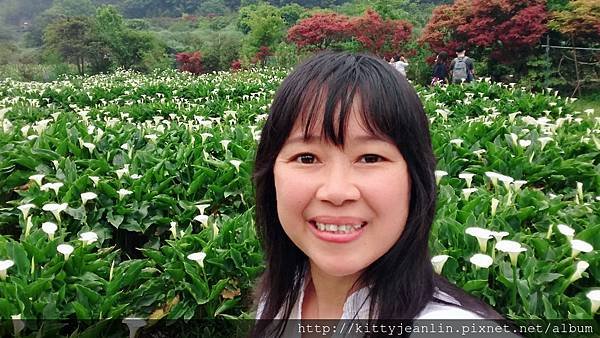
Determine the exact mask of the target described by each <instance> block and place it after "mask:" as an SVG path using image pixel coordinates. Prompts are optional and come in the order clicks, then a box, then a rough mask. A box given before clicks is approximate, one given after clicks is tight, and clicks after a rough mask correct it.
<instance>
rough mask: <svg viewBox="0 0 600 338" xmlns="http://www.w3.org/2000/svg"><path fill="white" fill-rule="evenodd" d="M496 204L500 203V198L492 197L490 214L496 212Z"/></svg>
mask: <svg viewBox="0 0 600 338" xmlns="http://www.w3.org/2000/svg"><path fill="white" fill-rule="evenodd" d="M498 204H500V200H498V199H497V198H492V216H494V215H495V214H496V209H498Z"/></svg>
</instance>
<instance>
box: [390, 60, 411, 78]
mask: <svg viewBox="0 0 600 338" xmlns="http://www.w3.org/2000/svg"><path fill="white" fill-rule="evenodd" d="M393 60H396V61H394V67H395V68H396V70H397V71H399V72H400V74H402V75H404V76H406V67H407V66H408V61H406V59H405V58H404V56H402V55H401V56H399V57H397V58H394V59H393Z"/></svg>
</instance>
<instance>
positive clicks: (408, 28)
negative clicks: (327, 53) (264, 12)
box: [288, 10, 412, 57]
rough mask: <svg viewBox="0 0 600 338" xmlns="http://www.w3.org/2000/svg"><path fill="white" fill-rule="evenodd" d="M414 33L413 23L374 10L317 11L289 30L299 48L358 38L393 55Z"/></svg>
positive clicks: (381, 52)
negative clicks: (353, 14) (357, 14)
mask: <svg viewBox="0 0 600 338" xmlns="http://www.w3.org/2000/svg"><path fill="white" fill-rule="evenodd" d="M411 33H412V25H411V24H410V23H408V22H406V21H402V20H382V19H381V17H380V16H379V14H378V13H377V12H375V11H373V10H367V11H366V12H365V14H364V15H363V16H360V17H355V18H349V17H347V16H344V15H340V14H334V13H332V14H315V15H313V16H311V17H310V18H306V19H304V20H301V21H300V22H298V23H297V24H296V25H295V26H293V27H291V28H290V29H289V30H288V41H290V42H293V43H295V44H296V46H297V47H298V48H299V49H307V50H321V49H327V48H330V47H332V46H334V45H336V44H340V43H345V42H351V41H356V42H357V43H358V45H359V46H360V49H362V50H364V51H369V52H371V53H373V54H376V55H379V56H386V57H389V56H391V55H393V54H397V53H400V52H401V51H402V49H403V47H404V45H405V44H406V42H408V40H409V39H410V36H411Z"/></svg>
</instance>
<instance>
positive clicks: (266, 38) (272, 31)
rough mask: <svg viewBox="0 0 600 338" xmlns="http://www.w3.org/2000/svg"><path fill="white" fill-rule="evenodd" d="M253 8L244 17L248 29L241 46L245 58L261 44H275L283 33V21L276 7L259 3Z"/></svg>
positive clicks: (251, 54) (249, 56) (250, 55)
mask: <svg viewBox="0 0 600 338" xmlns="http://www.w3.org/2000/svg"><path fill="white" fill-rule="evenodd" d="M255 8H256V9H255V10H254V11H252V12H250V13H249V14H248V16H247V17H246V18H245V19H244V23H245V24H246V25H247V26H248V28H249V29H250V30H249V32H248V35H247V36H246V39H245V41H244V47H243V50H244V55H245V56H246V57H247V58H251V57H252V56H253V55H254V54H256V53H257V52H258V50H259V49H260V47H262V46H267V47H271V46H273V45H275V44H276V43H278V42H279V41H281V38H282V37H283V35H284V34H285V22H284V21H283V19H282V18H281V13H280V12H279V9H278V8H277V7H274V6H271V5H269V4H266V3H260V4H258V5H256V7H255ZM240 12H241V9H240Z"/></svg>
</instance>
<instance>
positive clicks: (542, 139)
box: [538, 136, 553, 151]
mask: <svg viewBox="0 0 600 338" xmlns="http://www.w3.org/2000/svg"><path fill="white" fill-rule="evenodd" d="M552 140H553V139H552V138H551V137H548V136H544V137H540V138H538V141H539V142H540V144H541V147H540V148H541V150H542V151H543V150H544V147H545V146H546V144H548V142H550V141H552Z"/></svg>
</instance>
